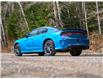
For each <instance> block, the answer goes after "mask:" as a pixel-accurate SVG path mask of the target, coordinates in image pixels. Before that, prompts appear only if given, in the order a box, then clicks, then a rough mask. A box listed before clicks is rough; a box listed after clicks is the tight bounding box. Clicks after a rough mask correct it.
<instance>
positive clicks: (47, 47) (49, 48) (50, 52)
mask: <svg viewBox="0 0 103 79" xmlns="http://www.w3.org/2000/svg"><path fill="white" fill-rule="evenodd" d="M43 52H44V55H45V56H54V55H55V54H56V52H55V46H54V42H53V41H52V40H47V41H45V43H44V46H43Z"/></svg>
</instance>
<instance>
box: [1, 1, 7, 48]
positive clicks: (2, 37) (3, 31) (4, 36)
mask: <svg viewBox="0 0 103 79" xmlns="http://www.w3.org/2000/svg"><path fill="white" fill-rule="evenodd" d="M0 7H1V2H0ZM0 26H1V27H0V28H1V32H0V33H1V38H0V40H1V45H2V46H3V47H7V39H6V33H5V29H4V26H3V23H2V17H1V8H0Z"/></svg>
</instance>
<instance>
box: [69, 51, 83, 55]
mask: <svg viewBox="0 0 103 79" xmlns="http://www.w3.org/2000/svg"><path fill="white" fill-rule="evenodd" d="M81 52H82V50H76V51H70V54H71V55H72V56H80V54H81Z"/></svg>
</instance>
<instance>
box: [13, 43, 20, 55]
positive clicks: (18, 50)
mask: <svg viewBox="0 0 103 79" xmlns="http://www.w3.org/2000/svg"><path fill="white" fill-rule="evenodd" d="M14 53H15V55H16V56H22V53H21V50H20V46H19V44H16V45H15V46H14Z"/></svg>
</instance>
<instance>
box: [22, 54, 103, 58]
mask: <svg viewBox="0 0 103 79" xmlns="http://www.w3.org/2000/svg"><path fill="white" fill-rule="evenodd" d="M63 56H68V57H87V56H90V57H91V56H99V57H100V56H103V54H81V55H80V56H71V55H70V54H63V55H62V54H60V55H59V54H56V55H55V56H45V57H63ZM23 57H44V56H39V55H38V54H24V55H23Z"/></svg>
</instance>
